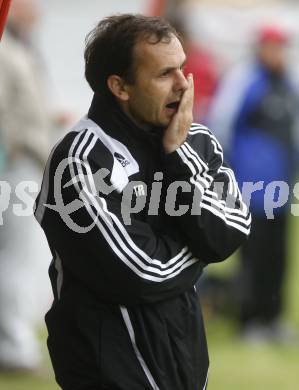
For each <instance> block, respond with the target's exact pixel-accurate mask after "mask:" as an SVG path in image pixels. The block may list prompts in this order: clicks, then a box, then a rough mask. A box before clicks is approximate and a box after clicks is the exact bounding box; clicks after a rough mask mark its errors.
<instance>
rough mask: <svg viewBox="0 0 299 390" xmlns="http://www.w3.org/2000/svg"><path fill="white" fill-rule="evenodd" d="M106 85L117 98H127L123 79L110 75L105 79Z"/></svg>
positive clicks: (125, 99) (124, 99) (123, 99)
mask: <svg viewBox="0 0 299 390" xmlns="http://www.w3.org/2000/svg"><path fill="white" fill-rule="evenodd" d="M107 85H108V88H109V89H110V91H111V93H112V94H113V95H114V96H115V97H116V98H118V99H119V100H121V101H123V102H125V101H127V100H129V94H128V92H127V89H126V84H125V82H124V80H123V79H122V78H121V77H120V76H117V75H114V74H113V75H111V76H109V77H108V79H107Z"/></svg>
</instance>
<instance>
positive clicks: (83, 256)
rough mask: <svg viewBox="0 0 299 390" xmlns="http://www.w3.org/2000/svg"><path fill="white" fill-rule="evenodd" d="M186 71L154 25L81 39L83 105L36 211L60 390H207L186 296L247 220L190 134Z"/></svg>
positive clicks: (174, 43) (218, 160)
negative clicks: (86, 99)
mask: <svg viewBox="0 0 299 390" xmlns="http://www.w3.org/2000/svg"><path fill="white" fill-rule="evenodd" d="M185 60H186V58H185V54H184V51H183V49H182V45H181V42H180V40H179V38H178V36H177V34H176V32H175V30H174V29H173V28H172V27H171V26H170V25H169V24H168V23H167V22H166V21H164V20H163V19H160V18H156V17H144V16H141V15H120V16H112V17H108V18H106V19H104V20H102V21H101V22H100V23H99V24H98V26H97V27H96V28H95V29H94V30H93V31H92V32H91V33H90V35H89V36H88V38H87V43H86V49H85V61H86V72H85V74H86V78H87V80H88V82H89V84H90V86H91V88H92V89H93V91H94V92H95V95H94V99H93V102H92V105H91V108H90V110H89V113H88V117H86V118H84V119H83V120H82V121H80V122H79V123H78V124H77V125H76V126H75V128H74V129H73V130H72V131H71V132H70V133H69V134H68V135H66V137H65V138H64V139H63V140H62V141H61V142H60V143H58V145H57V146H56V147H55V148H54V150H53V152H52V154H51V157H50V159H49V161H48V164H47V167H46V170H45V176H44V181H43V186H42V189H41V192H40V195H39V198H38V200H37V205H36V217H37V219H38V220H39V222H40V223H41V226H42V227H43V229H44V231H45V233H46V235H47V238H48V241H49V245H50V248H51V250H52V252H53V256H54V259H53V263H52V266H51V268H50V277H51V280H52V284H53V291H54V294H55V299H54V303H53V306H52V308H51V310H50V311H49V312H48V313H47V315H46V323H47V326H48V331H49V339H48V347H49V351H50V355H51V359H52V363H53V366H54V371H55V374H56V379H57V382H58V383H59V384H60V386H61V387H62V388H63V389H64V390H70V389H71V390H76V389H78V390H79V389H81V390H83V389H86V390H87V389H90V390H91V389H126V390H133V389H136V390H137V389H140V390H141V389H163V390H168V389H169V390H170V389H171V390H173V389H190V390H191V389H204V388H206V383H207V372H208V354H207V348H206V340H205V334H204V326H203V322H202V317H201V313H200V308H199V303H198V296H197V293H196V291H195V290H194V287H193V286H194V284H195V282H196V281H197V279H198V278H199V276H200V274H201V272H202V269H203V267H204V266H205V265H206V264H207V263H209V262H215V261H221V260H223V259H225V258H226V257H227V256H229V255H230V254H231V253H232V252H233V251H234V250H235V249H236V248H237V247H238V246H239V245H240V244H241V242H242V241H243V240H244V239H245V237H246V236H247V235H248V233H249V225H250V216H249V214H248V210H247V208H246V206H245V205H244V204H243V203H242V200H241V199H240V195H239V191H238V188H237V187H236V184H235V180H234V176H233V173H232V171H231V170H230V169H229V168H227V167H226V166H225V164H224V163H223V159H222V157H223V156H222V151H221V147H220V145H219V144H218V142H217V141H216V139H215V138H214V137H213V135H212V134H211V132H210V131H209V130H208V129H207V128H205V127H202V126H200V125H191V122H192V101H193V80H192V76H191V75H189V76H188V78H187V79H186V78H185V76H184V74H183V67H184V63H185ZM190 128H191V129H190ZM214 184H215V186H214ZM217 184H220V185H222V187H223V188H222V191H219V193H221V194H220V195H218V193H217V192H216V190H215V188H214V187H217ZM220 187H221V186H220ZM193 198H194V199H195V201H194V202H193ZM192 204H193V211H194V212H193V213H191V211H190V210H191V206H192ZM140 205H141V206H143V207H140ZM182 208H184V210H183V211H185V212H182ZM186 208H188V211H187V210H186ZM169 214H170V215H169ZM174 215H177V217H175V216H174ZM178 215H179V216H178Z"/></svg>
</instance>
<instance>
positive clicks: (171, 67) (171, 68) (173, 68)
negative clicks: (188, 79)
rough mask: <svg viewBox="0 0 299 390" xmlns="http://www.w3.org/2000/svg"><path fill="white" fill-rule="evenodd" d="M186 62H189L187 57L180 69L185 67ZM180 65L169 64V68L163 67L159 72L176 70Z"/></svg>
mask: <svg viewBox="0 0 299 390" xmlns="http://www.w3.org/2000/svg"><path fill="white" fill-rule="evenodd" d="M186 62H187V58H185V60H184V62H183V63H182V64H181V66H180V67H179V68H180V69H181V68H183V67H184V66H185V65H186ZM177 68H178V67H177V66H169V67H167V68H163V69H161V70H160V71H159V73H164V72H171V71H172V70H175V69H177Z"/></svg>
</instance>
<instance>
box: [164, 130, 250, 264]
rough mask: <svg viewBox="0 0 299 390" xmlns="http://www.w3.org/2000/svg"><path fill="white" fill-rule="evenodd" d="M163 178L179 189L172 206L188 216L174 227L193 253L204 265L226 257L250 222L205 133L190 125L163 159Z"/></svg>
mask: <svg viewBox="0 0 299 390" xmlns="http://www.w3.org/2000/svg"><path fill="white" fill-rule="evenodd" d="M165 174H166V175H167V177H168V180H169V182H170V183H171V182H175V181H176V182H177V183H178V184H179V186H180V185H182V187H183V186H185V188H184V189H183V190H181V191H180V192H177V194H176V196H177V199H176V200H177V204H180V205H185V206H187V207H188V211H187V212H185V213H184V214H183V215H181V216H180V217H179V218H177V224H178V225H179V227H180V230H181V234H182V236H183V237H184V239H185V242H186V244H187V245H189V247H190V248H191V249H192V251H193V253H195V254H196V256H198V257H199V258H200V259H201V260H203V261H204V262H206V263H210V262H217V261H221V260H224V259H225V258H227V257H228V256H229V255H231V254H232V253H233V252H234V251H235V250H236V249H237V248H238V247H239V246H240V245H241V244H242V243H243V241H244V240H245V239H246V237H247V236H248V235H249V232H250V224H251V216H250V213H249V210H248V207H247V206H246V204H245V203H244V202H243V201H242V197H241V194H240V191H239V188H238V185H237V182H236V180H235V176H234V173H233V171H232V170H231V169H230V168H229V167H228V166H227V164H226V163H225V162H224V161H223V152H222V148H221V146H220V144H219V143H218V141H217V139H216V138H215V137H214V135H213V134H212V133H211V131H210V130H209V129H208V128H206V127H204V126H202V125H196V124H194V125H192V127H191V129H190V132H189V135H188V137H187V140H186V141H185V142H184V144H182V145H181V147H179V148H178V149H177V150H176V151H175V152H173V153H171V154H169V155H167V156H166V159H165ZM180 183H182V184H180ZM186 183H187V184H188V185H187V187H186ZM175 188H176V189H177V188H178V186H176V187H175ZM168 195H170V193H169V194H168ZM166 203H167V201H166ZM170 214H171V213H170Z"/></svg>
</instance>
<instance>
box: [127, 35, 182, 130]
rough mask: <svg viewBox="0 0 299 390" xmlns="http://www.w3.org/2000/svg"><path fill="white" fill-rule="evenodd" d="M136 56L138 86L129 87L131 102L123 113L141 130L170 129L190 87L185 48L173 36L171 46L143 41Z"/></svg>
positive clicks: (165, 43)
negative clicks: (151, 128) (151, 126)
mask: <svg viewBox="0 0 299 390" xmlns="http://www.w3.org/2000/svg"><path fill="white" fill-rule="evenodd" d="M134 54H135V63H134V65H135V82H134V83H133V84H131V85H129V84H127V85H126V89H127V92H128V96H129V98H128V100H127V101H126V102H125V104H124V105H123V109H124V111H125V112H126V113H127V114H128V115H129V116H130V117H131V118H132V119H133V120H134V121H135V122H136V123H137V124H139V125H141V126H148V125H154V126H161V127H167V126H168V124H169V123H170V120H171V118H172V117H173V115H174V114H175V113H176V111H177V109H178V104H179V101H180V99H181V97H182V94H183V92H184V91H185V90H186V89H187V87H188V83H187V80H186V78H185V76H184V74H183V66H184V64H185V60H186V56H185V53H184V50H183V48H182V45H181V43H180V41H179V40H178V38H177V37H175V36H174V35H173V36H172V39H171V40H170V42H165V41H161V42H159V43H157V44H152V43H149V42H147V41H141V42H139V43H137V45H136V47H135V51H134Z"/></svg>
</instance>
